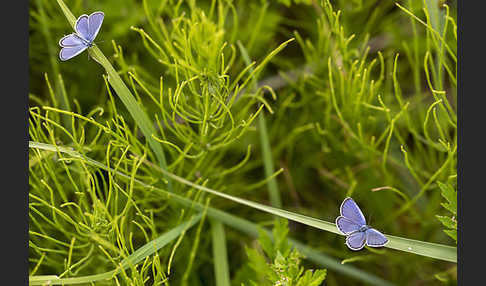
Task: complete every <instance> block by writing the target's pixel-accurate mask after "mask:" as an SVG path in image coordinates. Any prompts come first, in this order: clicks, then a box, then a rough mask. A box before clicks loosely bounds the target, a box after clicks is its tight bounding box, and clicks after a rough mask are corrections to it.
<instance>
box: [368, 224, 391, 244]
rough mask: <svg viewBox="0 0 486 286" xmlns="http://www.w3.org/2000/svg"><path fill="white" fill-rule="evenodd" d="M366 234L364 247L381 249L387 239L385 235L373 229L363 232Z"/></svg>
mask: <svg viewBox="0 0 486 286" xmlns="http://www.w3.org/2000/svg"><path fill="white" fill-rule="evenodd" d="M365 234H366V245H368V246H371V247H382V246H384V245H385V244H386V243H387V242H388V239H387V238H386V237H385V235H384V234H383V233H381V232H379V231H377V230H376V229H374V228H369V229H367V230H366V231H365Z"/></svg>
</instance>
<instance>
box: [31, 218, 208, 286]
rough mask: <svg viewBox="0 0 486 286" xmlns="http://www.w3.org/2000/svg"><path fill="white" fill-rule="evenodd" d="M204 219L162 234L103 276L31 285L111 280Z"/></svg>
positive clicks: (47, 279)
mask: <svg viewBox="0 0 486 286" xmlns="http://www.w3.org/2000/svg"><path fill="white" fill-rule="evenodd" d="M201 217H202V214H198V215H196V216H194V217H193V218H191V219H190V220H189V221H187V222H185V223H182V224H180V225H179V226H177V227H175V228H173V229H171V230H170V231H168V232H166V233H164V234H162V235H161V236H159V237H158V238H156V239H154V240H152V241H150V242H148V243H146V244H145V245H144V246H142V247H140V248H139V249H137V250H136V251H135V252H133V253H132V254H131V255H130V256H128V257H127V258H125V259H124V260H122V262H121V263H120V267H121V268H120V267H119V268H117V269H115V270H112V271H109V272H105V273H101V274H95V275H88V276H81V277H72V278H58V277H57V276H55V275H41V276H32V277H29V285H69V284H81V283H91V282H95V281H100V280H107V279H111V278H112V277H113V276H114V275H116V274H117V273H119V272H120V271H121V269H127V268H129V267H130V266H131V265H132V266H133V265H135V264H137V263H139V262H140V261H142V260H144V259H145V258H146V257H148V256H150V255H152V254H153V253H155V252H156V251H157V250H159V249H161V248H162V247H164V246H166V245H167V244H168V243H169V242H171V241H173V240H174V239H176V238H177V237H178V236H179V235H181V234H182V233H183V232H185V231H186V230H187V229H188V228H190V227H192V226H193V225H194V224H196V223H197V222H198V221H199V220H200V219H201Z"/></svg>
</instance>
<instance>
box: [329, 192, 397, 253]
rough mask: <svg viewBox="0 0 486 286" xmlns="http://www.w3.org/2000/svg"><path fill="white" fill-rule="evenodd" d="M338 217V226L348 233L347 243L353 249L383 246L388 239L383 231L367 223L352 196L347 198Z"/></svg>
mask: <svg viewBox="0 0 486 286" xmlns="http://www.w3.org/2000/svg"><path fill="white" fill-rule="evenodd" d="M340 213H341V215H340V216H338V217H337V218H336V226H337V228H338V229H339V231H341V232H342V233H343V234H345V235H346V245H347V246H348V247H349V248H350V249H351V250H360V249H362V248H363V247H364V246H365V245H367V246H371V247H382V246H384V245H385V244H387V242H388V239H387V238H386V237H385V235H383V234H382V233H381V232H379V231H377V230H376V229H374V228H371V227H370V226H369V225H367V224H366V220H365V217H364V215H363V213H362V212H361V210H360V209H359V207H358V205H357V204H356V203H355V202H354V200H353V199H352V198H349V197H348V198H345V199H344V201H343V203H342V204H341V208H340Z"/></svg>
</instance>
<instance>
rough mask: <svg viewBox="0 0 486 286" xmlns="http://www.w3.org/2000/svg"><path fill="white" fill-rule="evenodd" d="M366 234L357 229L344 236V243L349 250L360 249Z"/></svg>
mask: <svg viewBox="0 0 486 286" xmlns="http://www.w3.org/2000/svg"><path fill="white" fill-rule="evenodd" d="M365 241H366V235H365V232H363V231H358V232H355V233H353V234H350V235H348V236H347V237H346V245H347V246H348V247H349V249H351V250H360V249H362V248H363V247H364V245H365Z"/></svg>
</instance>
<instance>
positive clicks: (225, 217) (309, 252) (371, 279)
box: [29, 141, 393, 286]
mask: <svg viewBox="0 0 486 286" xmlns="http://www.w3.org/2000/svg"><path fill="white" fill-rule="evenodd" d="M29 148H35V149H41V150H47V151H52V152H61V153H64V154H67V155H69V156H71V157H72V158H76V159H80V160H84V161H85V162H86V163H88V164H90V165H92V166H95V167H98V168H100V169H103V170H107V171H110V172H113V173H114V174H116V175H118V176H119V177H122V178H125V179H128V180H130V179H132V178H131V177H130V176H129V175H127V174H124V173H123V172H121V171H118V170H114V169H112V168H109V167H108V166H106V165H104V164H102V163H100V162H98V161H96V160H93V159H91V158H88V157H86V156H83V155H82V154H80V153H78V152H76V151H75V150H73V149H72V148H67V147H62V146H55V145H52V144H46V143H40V142H33V141H29ZM133 181H134V182H135V183H137V184H139V185H141V186H143V187H145V188H147V191H157V192H160V193H162V194H164V195H170V198H171V199H172V200H173V201H174V202H176V203H178V204H180V205H182V206H185V207H188V208H194V209H196V210H199V211H204V209H205V208H206V206H204V205H202V204H200V203H196V202H194V201H192V200H190V199H187V198H185V197H182V196H179V195H177V194H174V193H171V192H168V191H166V190H163V189H160V188H157V187H155V186H152V185H149V184H146V183H144V182H142V181H140V180H138V179H133ZM207 216H208V217H210V218H213V219H216V220H219V221H221V222H222V223H224V224H225V225H228V226H230V227H232V228H234V229H237V230H239V231H241V232H244V233H246V234H248V235H250V236H252V237H258V235H259V233H258V230H259V226H258V225H256V224H254V223H252V222H250V221H248V220H245V219H243V218H240V217H237V216H235V215H232V214H229V213H227V212H224V211H221V210H218V209H215V208H212V207H207ZM265 232H267V234H268V235H269V236H270V237H272V233H271V232H270V231H268V230H265ZM291 241H292V243H294V245H295V246H296V247H297V248H298V249H299V250H300V251H301V252H302V253H303V254H304V255H306V256H307V257H308V259H309V260H310V261H312V262H314V263H316V264H318V265H319V266H322V267H327V268H329V269H332V270H334V271H336V272H339V273H343V274H345V275H348V276H350V277H352V278H355V279H357V280H360V281H363V282H366V283H370V284H371V285H379V286H381V285H383V286H389V285H393V284H391V283H390V282H388V281H385V280H383V279H381V278H379V277H377V276H375V275H372V274H370V273H367V272H365V271H362V270H360V269H357V268H355V267H353V266H351V265H342V264H341V263H339V262H338V261H337V260H335V259H334V258H331V257H329V256H328V255H326V254H324V253H322V252H320V251H318V250H316V249H313V248H311V247H308V246H305V245H304V244H302V243H300V242H298V241H296V240H292V239H291Z"/></svg>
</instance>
